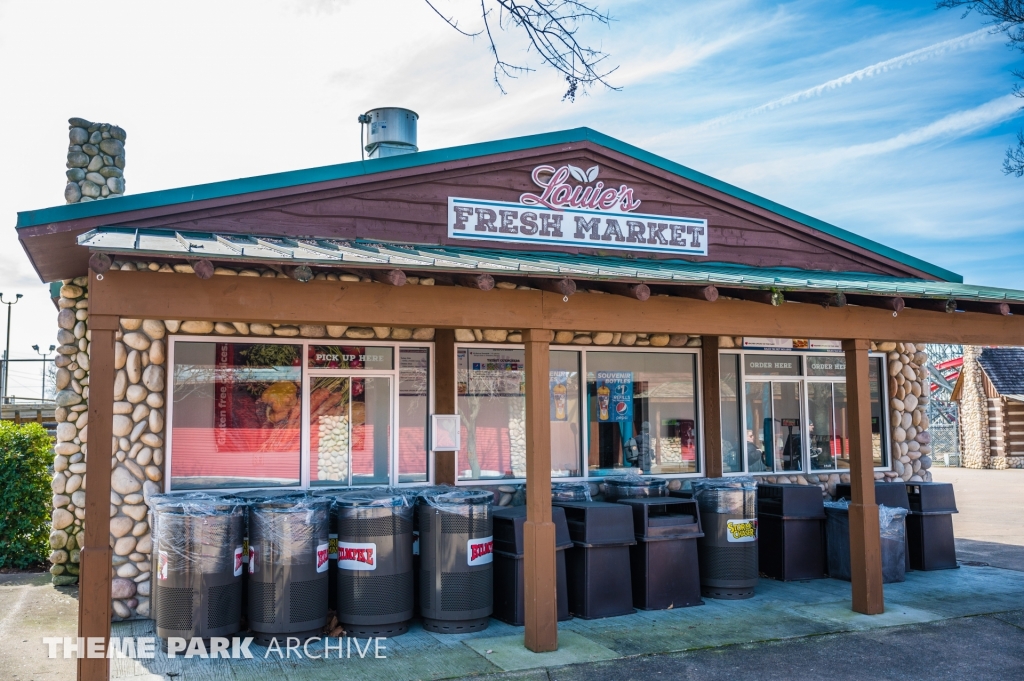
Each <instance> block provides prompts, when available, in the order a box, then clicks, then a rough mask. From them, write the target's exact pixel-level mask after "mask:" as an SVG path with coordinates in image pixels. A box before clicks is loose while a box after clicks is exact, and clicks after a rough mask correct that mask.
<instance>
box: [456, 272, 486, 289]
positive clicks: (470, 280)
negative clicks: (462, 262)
mask: <svg viewBox="0 0 1024 681" xmlns="http://www.w3.org/2000/svg"><path fill="white" fill-rule="evenodd" d="M459 285H460V286H465V287H467V288H475V289H480V290H481V291H490V290H491V289H493V288H494V277H492V276H491V275H489V274H464V275H462V276H461V277H459Z"/></svg>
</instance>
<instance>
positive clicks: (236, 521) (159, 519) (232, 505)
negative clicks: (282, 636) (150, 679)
mask: <svg viewBox="0 0 1024 681" xmlns="http://www.w3.org/2000/svg"><path fill="white" fill-rule="evenodd" d="M149 503H150V508H151V510H150V525H151V527H152V538H153V563H154V565H153V571H152V572H151V573H150V574H151V575H152V576H153V582H154V588H153V592H152V598H153V603H152V606H153V611H152V612H153V617H154V619H155V620H156V633H157V636H159V637H160V638H161V639H162V645H163V647H164V649H165V650H166V649H167V639H168V638H170V637H180V638H185V639H192V638H202V639H208V638H210V637H212V636H230V635H231V634H234V633H236V632H238V631H239V630H240V629H241V628H242V536H243V531H244V530H243V528H244V525H245V505H244V503H242V502H240V501H238V500H235V499H231V498H229V497H224V496H220V495H211V494H205V493H201V492H199V493H197V492H189V493H185V494H160V495H154V496H152V497H150V500H149ZM158 604H159V605H158Z"/></svg>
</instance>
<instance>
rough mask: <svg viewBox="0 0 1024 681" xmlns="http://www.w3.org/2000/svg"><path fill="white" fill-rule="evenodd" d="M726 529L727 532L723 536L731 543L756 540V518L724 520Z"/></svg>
mask: <svg viewBox="0 0 1024 681" xmlns="http://www.w3.org/2000/svg"><path fill="white" fill-rule="evenodd" d="M726 529H727V530H728V532H727V533H726V537H725V538H726V539H727V540H729V541H730V542H732V543H744V542H748V541H757V521H756V520H753V519H748V520H729V521H727V522H726Z"/></svg>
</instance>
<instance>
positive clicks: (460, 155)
mask: <svg viewBox="0 0 1024 681" xmlns="http://www.w3.org/2000/svg"><path fill="white" fill-rule="evenodd" d="M573 142H592V143H594V144H597V145H599V146H602V147H605V148H608V149H611V150H612V151H615V152H618V153H620V154H624V155H626V156H629V157H632V158H634V159H636V160H638V161H642V162H643V163H647V164H649V165H652V166H654V167H656V168H659V169H661V170H664V171H666V172H670V173H673V174H675V175H678V176H679V177H682V178H684V179H687V180H690V181H692V182H696V183H699V184H702V185H704V186H706V187H709V188H710V189H714V190H715V191H719V192H722V193H723V194H726V195H728V196H732V197H734V198H737V199H740V200H742V201H746V202H747V203H750V204H753V205H755V206H758V207H759V208H763V209H765V210H768V211H771V212H773V213H776V214H778V215H780V216H782V217H785V218H787V219H790V220H793V221H794V222H798V223H800V224H802V225H806V226H807V227H810V228H812V229H815V230H818V231H820V232H823V233H825V234H828V235H830V236H834V237H836V238H838V239H842V240H843V241H846V242H848V243H851V244H853V245H855V246H858V247H860V248H863V249H865V250H868V251H871V252H873V253H876V254H878V255H880V256H882V257H884V258H888V259H890V260H894V261H896V262H899V263H901V264H903V265H906V266H908V267H912V268H914V269H916V270H919V271H921V272H926V273H927V274H930V275H932V276H934V277H938V278H939V279H942V280H943V281H950V282H956V283H962V282H963V277H962V276H960V275H959V274H956V273H955V272H951V271H949V270H947V269H944V268H942V267H939V266H938V265H933V264H931V263H929V262H926V261H924V260H921V259H919V258H915V257H914V256H912V255H909V254H907V253H904V252H902V251H898V250H896V249H894V248H890V247H889V246H884V245H882V244H880V243H878V242H876V241H872V240H871V239H867V238H865V237H862V236H860V235H858V234H855V233H853V232H850V231H847V230H845V229H842V228H840V227H836V226H835V225H831V224H829V223H827V222H824V221H822V220H818V219H817V218H813V217H811V216H809V215H805V214H804V213H801V212H799V211H796V210H793V209H792V208H787V207H786V206H783V205H781V204H778V203H775V202H774V201H771V200H769V199H766V198H763V197H761V196H758V195H757V194H754V193H752V192H748V191H746V190H744V189H740V188H739V187H735V186H733V185H731V184H729V183H727V182H722V181H721V180H717V179H715V178H713V177H711V176H710V175H705V174H704V173H701V172H698V171H696V170H693V169H692V168H687V167H686V166H684V165H681V164H679V163H676V162H675V161H670V160H668V159H667V158H663V157H661V156H658V155H656V154H652V153H651V152H649V151H645V150H644V149H640V148H639V147H635V146H633V145H631V144H627V143H625V142H622V141H620V140H617V139H615V138H614V137H609V136H608V135H605V134H602V133H600V132H597V131H596V130H591V129H590V128H572V129H570V130H561V131H557V132H548V133H541V134H538V135H527V136H524V137H512V138H509V139H504V140H496V141H493V142H481V143H477V144H466V145H463V146H458V147H448V148H446V149H435V150H432V151H420V152H417V153H414V154H404V155H400V156H390V157H387V158H380V159H372V160H368V161H354V162H351V163H341V164H337V165H331V166H322V167H320V168H308V169H305V170H293V171H288V172H283V173H274V174H271V175H259V176H256V177H247V178H242V179H238V180H226V181H222V182H211V183H209V184H201V185H194V186H192V187H179V188H176V189H164V190H160V191H155V192H147V193H145V194H132V195H128V196H122V197H119V198H117V199H112V200H111V199H108V200H105V201H89V202H87V203H76V204H70V205H66V206H55V207H53V208H42V209H39V210H32V211H24V212H20V213H18V224H17V227H18V228H19V229H21V228H24V227H32V226H35V225H42V224H49V223H53V222H64V221H68V220H77V219H80V218H87V217H96V216H100V215H113V214H116V213H123V212H126V211H133V210H143V209H146V208H156V207H160V206H171V205H177V204H187V203H192V202H195V201H205V200H209V199H217V198H222V197H226V196H237V195H240V194H249V193H253V192H261V191H269V190H273V189H282V188H285V187H295V186H299V185H304V184H315V183H319V182H329V181H333V180H341V179H345V178H350V177H359V176H365V175H373V174H375V173H383V172H388V171H392V170H404V169H408V168H419V167H423V166H428V165H433V164H437V163H445V162H450V161H460V160H464V159H470V158H479V157H482V156H490V155H493V154H501V153H507V152H516V151H525V150H528V149H535V148H539V147H548V146H554V145H558V144H570V143H573Z"/></svg>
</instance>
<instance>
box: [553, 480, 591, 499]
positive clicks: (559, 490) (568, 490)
mask: <svg viewBox="0 0 1024 681" xmlns="http://www.w3.org/2000/svg"><path fill="white" fill-rule="evenodd" d="M551 501H592V499H591V498H590V484H589V483H586V482H553V483H551Z"/></svg>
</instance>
